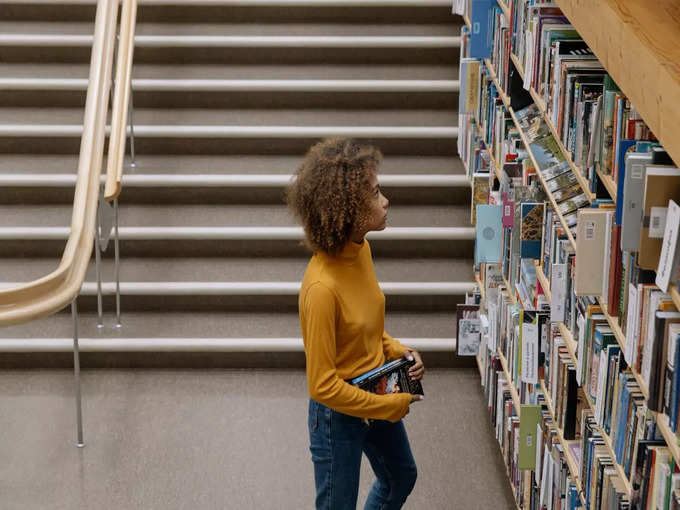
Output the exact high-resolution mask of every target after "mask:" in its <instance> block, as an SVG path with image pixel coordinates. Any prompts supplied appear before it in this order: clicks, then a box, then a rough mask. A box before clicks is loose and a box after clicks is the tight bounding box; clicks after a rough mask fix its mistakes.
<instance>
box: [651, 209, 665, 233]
mask: <svg viewBox="0 0 680 510" xmlns="http://www.w3.org/2000/svg"><path fill="white" fill-rule="evenodd" d="M667 214H668V207H652V209H651V211H650V213H649V237H650V238H653V239H663V234H664V232H665V231H666V215H667Z"/></svg>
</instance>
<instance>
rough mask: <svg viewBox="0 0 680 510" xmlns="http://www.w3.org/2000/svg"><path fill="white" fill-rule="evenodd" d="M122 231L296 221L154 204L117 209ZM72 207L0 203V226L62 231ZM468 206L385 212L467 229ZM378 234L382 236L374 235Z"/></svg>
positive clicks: (278, 209) (410, 222) (283, 211)
mask: <svg viewBox="0 0 680 510" xmlns="http://www.w3.org/2000/svg"><path fill="white" fill-rule="evenodd" d="M119 209H120V212H119V214H120V216H119V218H120V225H121V226H122V227H128V228H129V227H134V226H139V227H147V228H148V227H149V226H153V227H182V228H188V229H191V228H197V230H198V229H199V227H200V228H205V227H217V228H224V227H243V228H246V229H248V228H251V227H260V226H268V227H292V226H295V225H296V222H295V220H294V219H293V217H292V216H291V214H290V213H289V211H288V208H287V207H286V206H285V205H284V204H281V205H278V204H277V205H273V204H272V205H257V204H246V205H231V204H220V205H193V204H192V205H176V206H171V207H158V206H154V205H137V204H135V205H132V204H127V205H125V206H121V207H120V208H119ZM72 213H73V206H72V205H69V204H50V205H42V206H41V205H16V206H11V205H0V227H12V228H17V227H22V226H26V227H54V226H60V227H65V226H67V225H70V224H71V216H72ZM469 214H470V211H469V208H468V207H467V206H455V205H451V206H430V205H418V206H392V207H390V208H389V209H388V226H389V227H425V228H435V227H439V228H441V227H447V228H455V227H458V226H468V225H469ZM378 235H382V234H378Z"/></svg>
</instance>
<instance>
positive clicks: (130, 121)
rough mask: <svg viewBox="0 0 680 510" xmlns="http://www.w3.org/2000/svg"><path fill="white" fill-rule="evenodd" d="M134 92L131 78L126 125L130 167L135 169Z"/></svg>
mask: <svg viewBox="0 0 680 510" xmlns="http://www.w3.org/2000/svg"><path fill="white" fill-rule="evenodd" d="M134 95H135V93H134V90H132V78H130V108H128V124H129V125H130V159H131V162H130V166H131V167H132V168H134V167H136V166H137V164H136V162H135V105H134V101H133V98H134Z"/></svg>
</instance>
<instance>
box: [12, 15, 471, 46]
mask: <svg viewBox="0 0 680 510" xmlns="http://www.w3.org/2000/svg"><path fill="white" fill-rule="evenodd" d="M93 21H94V20H92V21H90V22H77V21H72V22H63V21H62V22H54V21H49V22H47V21H27V22H24V23H20V24H18V23H14V22H11V21H0V45H2V44H7V45H19V44H21V45H31V46H35V45H37V44H45V45H59V44H65V45H69V46H75V45H81V44H82V45H88V46H91V45H92V34H93V33H94V23H93ZM459 36H460V25H459V24H458V23H456V21H455V19H454V18H452V19H451V23H446V24H438V25H433V24H431V23H428V24H418V23H415V22H414V23H409V24H408V25H404V24H397V25H395V24H390V23H372V22H367V20H366V19H364V20H363V21H362V22H360V23H342V22H335V23H334V22H327V23H229V22H223V23H213V22H209V21H208V22H203V23H149V22H140V23H137V25H136V27H135V49H136V48H137V47H144V46H156V45H172V46H173V47H174V46H175V45H181V46H182V45H189V46H191V45H197V44H198V45H215V44H217V45H220V46H224V47H233V46H237V47H240V46H244V45H245V46H262V45H264V46H274V47H275V46H278V45H279V43H280V44H282V45H284V46H291V47H301V46H309V45H312V46H322V47H324V46H325V47H337V45H341V46H343V47H345V46H352V47H362V46H367V45H370V46H372V47H382V46H383V45H388V46H394V45H399V46H405V47H408V46H414V45H417V46H432V45H442V46H447V47H451V45H455V44H458V45H459V41H458V39H457V38H458V37H459ZM73 37H77V38H73ZM451 38H454V39H451ZM411 39H412V40H411ZM62 41H63V42H62ZM454 47H455V46H454Z"/></svg>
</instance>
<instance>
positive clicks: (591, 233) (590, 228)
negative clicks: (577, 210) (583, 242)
mask: <svg viewBox="0 0 680 510" xmlns="http://www.w3.org/2000/svg"><path fill="white" fill-rule="evenodd" d="M593 237H595V222H594V221H586V239H587V240H590V239H592V238H593Z"/></svg>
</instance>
